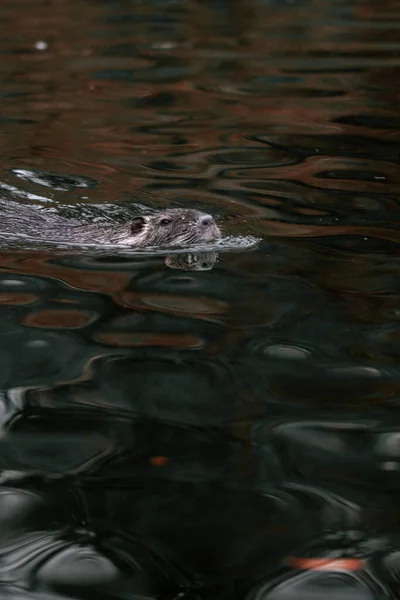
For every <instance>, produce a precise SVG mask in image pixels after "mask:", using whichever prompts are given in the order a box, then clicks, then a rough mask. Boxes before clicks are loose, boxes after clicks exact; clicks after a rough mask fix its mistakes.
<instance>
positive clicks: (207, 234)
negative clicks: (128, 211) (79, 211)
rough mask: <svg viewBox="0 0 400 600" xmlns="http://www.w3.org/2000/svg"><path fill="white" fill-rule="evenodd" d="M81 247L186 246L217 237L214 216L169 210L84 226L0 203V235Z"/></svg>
mask: <svg viewBox="0 0 400 600" xmlns="http://www.w3.org/2000/svg"><path fill="white" fill-rule="evenodd" d="M2 233H6V234H14V235H15V234H18V235H23V236H29V237H35V238H39V239H42V240H45V239H50V240H55V241H62V242H75V243H78V244H79V243H81V244H82V243H83V244H92V243H97V244H121V245H128V246H133V247H136V248H146V247H155V246H156V247H157V246H189V245H190V244H196V243H203V242H211V241H213V240H215V239H217V238H218V237H220V235H221V234H220V230H219V229H218V227H217V225H216V223H215V221H214V219H213V217H212V216H211V215H208V214H206V213H202V212H200V211H198V210H194V209H191V208H190V209H187V208H169V209H166V210H162V211H160V212H158V213H156V214H153V215H142V216H138V217H136V218H134V219H132V220H131V221H130V222H129V223H125V224H122V225H120V224H115V225H110V224H99V223H91V224H87V225H86V224H83V223H80V222H79V221H77V220H76V219H65V218H63V217H60V216H59V215H55V214H54V213H53V212H47V211H44V210H42V209H38V208H33V207H31V206H26V205H23V204H19V203H17V202H12V201H5V200H0V234H2Z"/></svg>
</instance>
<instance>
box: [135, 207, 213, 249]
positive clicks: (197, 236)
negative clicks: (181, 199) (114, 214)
mask: <svg viewBox="0 0 400 600" xmlns="http://www.w3.org/2000/svg"><path fill="white" fill-rule="evenodd" d="M130 229H131V235H132V236H134V242H135V244H140V245H141V246H189V245H191V244H196V243H197V244H198V243H202V242H211V241H213V240H216V239H217V238H219V237H220V236H221V232H220V230H219V229H218V227H217V224H216V223H215V221H214V219H213V217H212V216H211V215H208V214H206V213H203V212H200V211H198V210H194V209H188V208H169V209H167V210H163V211H161V212H159V213H157V214H155V215H143V216H140V217H136V218H135V219H133V221H132V222H131V225H130ZM132 241H133V240H132Z"/></svg>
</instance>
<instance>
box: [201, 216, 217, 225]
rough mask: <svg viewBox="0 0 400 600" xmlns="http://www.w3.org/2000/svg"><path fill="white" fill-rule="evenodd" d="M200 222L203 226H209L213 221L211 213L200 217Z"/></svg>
mask: <svg viewBox="0 0 400 600" xmlns="http://www.w3.org/2000/svg"><path fill="white" fill-rule="evenodd" d="M200 223H201V225H202V226H203V227H211V225H213V223H214V219H213V218H212V216H211V215H204V216H202V217H201V218H200Z"/></svg>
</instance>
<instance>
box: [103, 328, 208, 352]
mask: <svg viewBox="0 0 400 600" xmlns="http://www.w3.org/2000/svg"><path fill="white" fill-rule="evenodd" d="M94 338H95V340H96V341H97V342H100V343H101V344H107V345H108V346H120V347H125V348H129V347H135V346H153V347H154V346H157V347H158V348H186V349H190V348H201V347H202V346H203V345H204V341H203V340H202V339H201V338H200V337H197V336H196V335H190V334H176V333H145V332H143V333H140V332H135V333H122V332H109V333H108V332H103V333H100V334H98V335H96V336H94Z"/></svg>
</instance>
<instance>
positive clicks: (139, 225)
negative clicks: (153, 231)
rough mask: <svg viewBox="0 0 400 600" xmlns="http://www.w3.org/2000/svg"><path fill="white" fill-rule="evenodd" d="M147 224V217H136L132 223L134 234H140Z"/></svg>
mask: <svg viewBox="0 0 400 600" xmlns="http://www.w3.org/2000/svg"><path fill="white" fill-rule="evenodd" d="M146 223H147V219H146V217H135V218H134V219H132V221H131V232H132V233H140V231H142V229H143V227H144V226H145V224H146Z"/></svg>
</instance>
